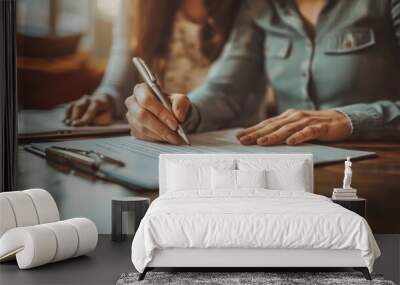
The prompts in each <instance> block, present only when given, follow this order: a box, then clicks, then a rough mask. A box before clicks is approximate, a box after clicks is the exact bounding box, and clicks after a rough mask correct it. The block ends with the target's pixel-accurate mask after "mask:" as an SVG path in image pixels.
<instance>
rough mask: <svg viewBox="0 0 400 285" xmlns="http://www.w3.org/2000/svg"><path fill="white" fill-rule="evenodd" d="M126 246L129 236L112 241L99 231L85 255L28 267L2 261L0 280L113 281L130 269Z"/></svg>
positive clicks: (128, 246)
mask: <svg viewBox="0 0 400 285" xmlns="http://www.w3.org/2000/svg"><path fill="white" fill-rule="evenodd" d="M130 246H131V240H126V241H124V242H121V243H115V242H112V241H111V238H110V236H109V235H100V236H99V243H98V246H97V248H96V250H95V251H94V252H92V253H91V254H89V255H88V256H81V257H77V258H74V259H70V260H66V261H62V262H58V263H53V264H49V265H46V266H42V267H37V268H34V269H29V270H18V267H17V265H16V262H7V263H3V264H1V265H0V284H1V285H9V284H12V285H17V284H18V285H21V284H32V285H36V284H37V285H39V284H41V285H43V284H99V285H100V284H115V283H116V281H117V280H118V278H119V277H120V276H121V274H122V273H124V272H130V271H133V270H134V268H133V265H132V263H131V261H130Z"/></svg>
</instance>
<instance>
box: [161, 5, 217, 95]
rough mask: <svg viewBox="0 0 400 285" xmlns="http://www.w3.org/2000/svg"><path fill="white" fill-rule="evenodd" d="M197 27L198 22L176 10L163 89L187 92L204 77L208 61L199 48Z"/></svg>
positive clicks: (199, 27)
mask: <svg viewBox="0 0 400 285" xmlns="http://www.w3.org/2000/svg"><path fill="white" fill-rule="evenodd" d="M200 29H201V25H199V24H197V23H194V22H191V21H189V20H188V19H187V18H185V16H184V15H183V14H182V13H181V12H178V13H177V15H176V17H175V23H174V28H173V32H172V39H171V44H170V52H169V55H168V57H167V61H166V70H165V74H164V82H163V85H164V86H163V87H164V89H165V91H166V92H169V93H171V92H173V93H183V94H188V93H189V92H190V91H192V90H193V89H195V88H196V87H198V86H199V85H200V84H201V83H203V81H204V79H205V77H206V76H207V72H208V69H209V67H210V64H211V63H210V61H209V59H208V58H206V57H205V56H204V55H203V53H202V51H201V42H200V35H199V33H200Z"/></svg>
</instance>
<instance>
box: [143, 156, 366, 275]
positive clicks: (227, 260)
mask: <svg viewBox="0 0 400 285" xmlns="http://www.w3.org/2000/svg"><path fill="white" fill-rule="evenodd" d="M204 156H205V155H204V154H163V155H160V160H159V183H160V195H162V194H163V193H165V192H166V191H167V190H168V189H166V187H165V185H166V179H167V177H166V176H167V175H166V162H167V160H169V159H189V160H193V159H199V158H203V159H204ZM251 156H254V158H257V159H260V158H262V159H272V160H274V159H288V160H289V159H303V160H304V161H306V162H307V164H308V166H309V167H308V169H309V181H310V183H309V186H308V188H307V189H306V191H307V192H311V193H312V192H313V160H312V155H310V154H289V155H286V154H212V155H207V158H210V159H214V158H236V159H237V158H240V157H245V158H249V157H251ZM282 267H283V268H315V267H317V268H338V267H340V268H343V267H350V268H354V269H355V270H358V271H361V272H362V273H363V275H364V277H365V278H366V279H367V280H371V275H370V273H369V270H368V268H367V267H366V264H365V262H364V260H363V259H362V257H361V252H360V251H359V250H330V249H246V248H242V249H240V248H218V249H216V248H209V249H198V248H170V249H162V250H160V249H158V250H156V251H155V252H154V256H153V259H152V260H151V262H150V263H149V264H148V265H147V267H146V268H145V270H144V271H143V273H141V274H140V275H139V280H143V279H144V277H145V276H146V273H147V272H148V271H150V270H153V269H155V268H211V269H212V268H231V269H234V270H236V269H237V271H246V269H248V270H249V269H250V268H251V269H254V268H258V269H262V268H282ZM261 271H262V270H261Z"/></svg>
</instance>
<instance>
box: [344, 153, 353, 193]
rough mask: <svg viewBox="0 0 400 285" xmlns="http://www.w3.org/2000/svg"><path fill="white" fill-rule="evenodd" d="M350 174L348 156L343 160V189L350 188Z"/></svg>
mask: <svg viewBox="0 0 400 285" xmlns="http://www.w3.org/2000/svg"><path fill="white" fill-rule="evenodd" d="M352 174H353V173H352V170H351V161H350V157H347V160H346V161H345V162H344V178H343V189H351V176H352Z"/></svg>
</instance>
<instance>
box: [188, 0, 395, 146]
mask: <svg viewBox="0 0 400 285" xmlns="http://www.w3.org/2000/svg"><path fill="white" fill-rule="evenodd" d="M267 84H269V85H270V86H271V87H272V88H273V89H274V92H275V94H276V97H277V103H278V110H279V112H283V111H285V110H287V109H288V108H295V109H308V110H324V109H335V110H338V111H340V112H342V113H344V114H345V115H347V116H348V117H349V118H350V120H351V122H352V125H353V132H352V135H351V138H352V139H383V138H392V139H393V138H395V139H399V138H400V1H399V0H330V1H327V4H326V6H325V7H324V8H323V10H322V11H321V14H320V15H319V18H318V21H317V24H316V28H315V34H314V35H313V36H310V35H309V33H308V32H307V27H306V24H305V23H304V21H303V19H302V18H301V16H300V14H299V12H298V9H297V7H296V4H295V2H294V1H293V0H280V1H268V0H248V1H246V2H245V3H244V4H243V7H242V9H241V12H240V14H239V16H238V18H237V21H236V25H235V28H234V30H233V31H232V34H231V37H230V40H229V42H228V43H227V44H226V46H225V49H224V52H223V55H222V56H221V58H220V60H219V61H218V62H217V63H216V64H215V65H214V66H213V68H212V69H211V71H210V74H209V77H208V79H207V81H206V83H205V84H203V85H202V86H201V87H199V88H198V89H196V90H195V91H193V93H192V94H191V101H192V102H193V106H192V109H191V112H190V114H189V117H188V120H187V121H186V122H185V127H186V128H187V129H188V130H189V131H194V132H200V131H208V130H214V129H219V128H225V127H233V126H244V125H248V124H249V123H250V122H251V121H254V117H255V116H254V115H255V114H256V113H257V110H258V109H259V106H260V105H261V104H262V102H263V100H264V94H265V86H266V85H267Z"/></svg>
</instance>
